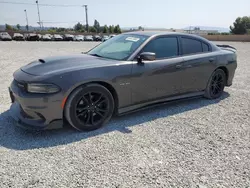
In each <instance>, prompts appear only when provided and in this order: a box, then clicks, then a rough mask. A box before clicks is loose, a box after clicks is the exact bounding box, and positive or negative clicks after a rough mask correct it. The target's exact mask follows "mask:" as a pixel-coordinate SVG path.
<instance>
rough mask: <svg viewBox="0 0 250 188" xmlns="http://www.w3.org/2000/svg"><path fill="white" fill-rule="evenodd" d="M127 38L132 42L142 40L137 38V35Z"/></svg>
mask: <svg viewBox="0 0 250 188" xmlns="http://www.w3.org/2000/svg"><path fill="white" fill-rule="evenodd" d="M125 40H129V41H132V42H137V41H139V40H140V38H136V37H127V38H126V39H125Z"/></svg>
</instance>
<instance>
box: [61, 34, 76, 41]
mask: <svg viewBox="0 0 250 188" xmlns="http://www.w3.org/2000/svg"><path fill="white" fill-rule="evenodd" d="M63 40H64V41H74V35H70V34H65V35H64V36H63Z"/></svg>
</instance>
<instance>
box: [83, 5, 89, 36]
mask: <svg viewBox="0 0 250 188" xmlns="http://www.w3.org/2000/svg"><path fill="white" fill-rule="evenodd" d="M83 7H85V14H86V29H87V32H89V23H88V5H83Z"/></svg>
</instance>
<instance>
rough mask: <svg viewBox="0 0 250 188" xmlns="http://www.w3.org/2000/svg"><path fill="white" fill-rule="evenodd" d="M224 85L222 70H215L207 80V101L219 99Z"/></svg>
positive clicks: (224, 77) (224, 79)
mask: <svg viewBox="0 0 250 188" xmlns="http://www.w3.org/2000/svg"><path fill="white" fill-rule="evenodd" d="M225 85H226V74H225V72H224V71H223V70H222V69H217V70H215V71H214V72H213V74H212V75H211V77H210V78H209V81H208V84H207V88H206V90H205V95H204V96H205V97H206V98H208V99H217V98H219V97H221V95H222V94H223V92H224V88H225Z"/></svg>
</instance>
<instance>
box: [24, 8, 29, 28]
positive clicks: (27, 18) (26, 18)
mask: <svg viewBox="0 0 250 188" xmlns="http://www.w3.org/2000/svg"><path fill="white" fill-rule="evenodd" d="M24 12H25V16H26V22H27V27H26V29H27V31H29V21H28V15H27V10H26V9H25V10H24Z"/></svg>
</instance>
